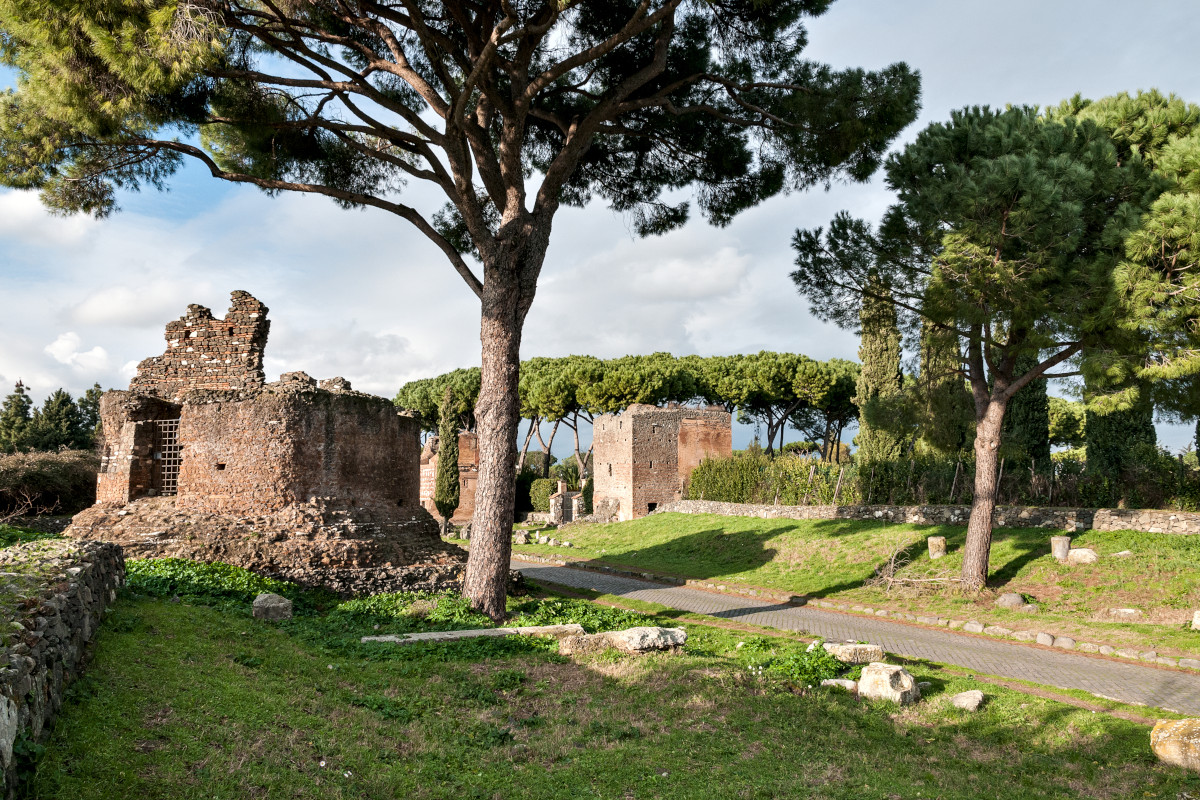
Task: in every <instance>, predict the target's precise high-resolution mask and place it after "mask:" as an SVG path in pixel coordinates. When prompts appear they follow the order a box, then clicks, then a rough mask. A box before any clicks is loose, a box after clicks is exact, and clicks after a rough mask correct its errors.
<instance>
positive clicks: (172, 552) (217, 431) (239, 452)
mask: <svg viewBox="0 0 1200 800" xmlns="http://www.w3.org/2000/svg"><path fill="white" fill-rule="evenodd" d="M269 328H270V323H269V322H268V321H267V307H266V306H264V305H263V304H262V303H260V302H259V301H258V300H256V299H255V298H254V297H252V296H251V295H250V294H248V293H246V292H241V291H238V292H234V293H233V304H232V307H231V308H230V310H229V313H228V314H226V315H225V317H224V319H216V318H214V317H213V315H212V312H211V311H210V310H209V309H207V308H205V307H203V306H199V305H191V306H189V307H188V311H187V314H186V315H185V316H183V317H181V318H180V319H178V320H176V321H174V322H171V323H170V324H168V325H167V331H166V339H167V350H166V353H165V354H164V355H162V356H157V357H154V358H149V359H146V360H145V361H143V362H142V363H141V364H139V365H138V372H137V376H136V377H135V378H134V379H133V381H132V382H131V383H130V385H129V390H128V391H111V392H107V393H106V394H105V395H104V396H103V398H102V399H101V401H100V416H101V420H102V425H103V432H104V450H103V463H102V466H101V473H100V476H99V479H98V484H97V497H96V505H95V506H93V507H92V508H90V509H87V510H86V511H84V512H82V513H80V514H79V515H77V516H76V517H75V519H74V520H73V522H72V525H71V527H70V528H69V529H68V530H67V534H68V535H70V536H75V537H78V538H84V539H100V540H105V541H116V542H118V543H119V544H121V545H122V546H123V547H124V548H125V550H126V553H127V554H128V555H130V556H133V557H166V556H179V557H184V558H191V559H196V560H202V561H224V562H226V563H231V564H236V565H238V566H242V567H246V568H248V569H252V570H255V571H257V572H260V573H264V574H270V575H277V576H280V577H283V578H287V579H288V580H293V581H296V582H298V583H301V584H305V585H310V586H314V585H318V586H325V587H328V588H330V589H333V590H335V591H337V592H340V593H343V594H349V593H355V594H360V593H374V592H385V591H399V590H415V589H427V590H438V589H444V588H449V587H450V586H453V585H457V584H458V582H459V581H460V580H461V574H462V567H463V564H464V563H465V553H464V552H463V551H462V550H460V549H459V548H457V547H454V546H452V545H449V544H446V543H444V542H442V541H441V539H440V538H439V536H438V526H437V523H436V522H435V521H434V520H433V518H432V517H431V516H430V515H429V513H428V512H426V511H425V509H423V508H422V507H421V506H420V503H419V489H420V453H421V446H420V441H419V435H420V430H419V426H418V424H417V422H416V421H415V420H414V419H411V418H409V417H406V416H402V415H399V414H397V412H396V409H395V407H394V406H393V405H392V403H391V402H390V401H388V400H385V399H384V398H381V397H375V396H373V395H369V394H364V393H362V392H355V391H352V390H351V388H350V384H349V383H348V382H347V381H345V380H344V379H342V378H332V379H330V380H324V381H321V382H320V383H319V384H318V382H317V381H315V380H314V379H312V378H310V377H309V376H308V375H306V374H305V373H303V372H291V373H285V374H284V375H283V376H281V379H280V380H279V381H278V382H277V383H266V381H265V378H264V374H263V350H264V348H265V346H266V343H267V333H268V331H269Z"/></svg>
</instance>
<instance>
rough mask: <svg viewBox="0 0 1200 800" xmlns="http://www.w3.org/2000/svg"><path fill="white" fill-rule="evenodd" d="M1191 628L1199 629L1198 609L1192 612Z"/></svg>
mask: <svg viewBox="0 0 1200 800" xmlns="http://www.w3.org/2000/svg"><path fill="white" fill-rule="evenodd" d="M1192 630H1194V631H1200V611H1196V612H1194V613H1193V614H1192Z"/></svg>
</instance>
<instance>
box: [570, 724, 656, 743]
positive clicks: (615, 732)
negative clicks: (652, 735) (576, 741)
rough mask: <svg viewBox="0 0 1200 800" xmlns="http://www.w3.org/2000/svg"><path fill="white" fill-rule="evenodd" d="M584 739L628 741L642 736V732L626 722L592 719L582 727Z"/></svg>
mask: <svg viewBox="0 0 1200 800" xmlns="http://www.w3.org/2000/svg"><path fill="white" fill-rule="evenodd" d="M583 738H584V739H603V740H606V741H610V742H629V741H633V740H635V739H640V738H642V732H641V731H640V730H638V729H637V728H636V727H634V726H633V725H630V724H629V723H627V722H613V721H611V720H603V719H594V720H592V721H591V722H589V723H588V725H587V727H586V728H584V729H583Z"/></svg>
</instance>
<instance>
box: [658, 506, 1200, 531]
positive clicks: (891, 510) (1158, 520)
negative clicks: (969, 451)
mask: <svg viewBox="0 0 1200 800" xmlns="http://www.w3.org/2000/svg"><path fill="white" fill-rule="evenodd" d="M671 512H673V513H676V514H718V515H720V516H725V517H760V518H762V519H860V520H872V519H877V520H887V521H890V522H907V523H910V524H913V525H966V524H967V519H968V518H969V517H970V516H971V507H970V506H769V505H754V504H750V503H721V502H717V501H715V500H676V501H675V502H672V503H667V504H665V505H662V506H659V507H658V508H657V509H656V510H655V511H654V512H653V513H655V514H666V513H671ZM992 521H993V522H994V523H995V524H996V525H997V526H998V527H1008V528H1050V529H1054V530H1063V531H1070V532H1074V531H1086V530H1097V531H1127V530H1131V531H1146V532H1148V533H1179V534H1198V533H1200V514H1196V513H1191V512H1186V511H1160V510H1156V509H1124V508H1099V509H1096V508H1041V507H1037V506H997V507H996V511H995V513H994V514H993V516H992Z"/></svg>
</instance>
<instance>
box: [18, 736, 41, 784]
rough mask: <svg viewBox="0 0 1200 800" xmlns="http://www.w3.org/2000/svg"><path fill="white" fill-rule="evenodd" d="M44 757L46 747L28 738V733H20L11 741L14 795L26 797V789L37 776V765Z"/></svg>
mask: <svg viewBox="0 0 1200 800" xmlns="http://www.w3.org/2000/svg"><path fill="white" fill-rule="evenodd" d="M45 755H46V746H45V745H44V744H40V743H38V742H36V741H34V740H33V739H31V738H29V735H28V733H26V732H25V731H20V732H18V733H17V738H16V740H14V741H13V772H14V774H15V776H16V780H15V781H14V782H15V783H16V787H15V790H16V795H17V796H18V797H24V796H28V795H29V792H28V789H29V787H30V784H32V783H33V781H34V778H35V777H36V775H37V768H38V763H39V762H41V760H42V757H43V756H45Z"/></svg>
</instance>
